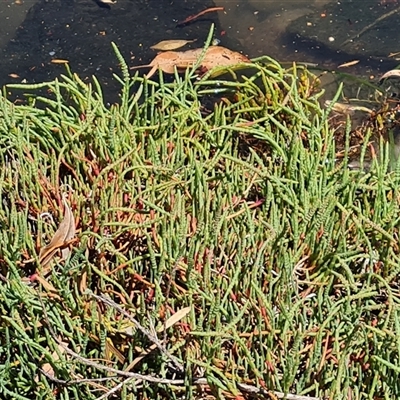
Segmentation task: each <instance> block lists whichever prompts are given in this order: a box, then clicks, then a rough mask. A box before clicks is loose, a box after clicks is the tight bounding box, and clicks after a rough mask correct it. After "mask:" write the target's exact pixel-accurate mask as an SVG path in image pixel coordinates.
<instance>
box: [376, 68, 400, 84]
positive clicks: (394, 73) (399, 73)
mask: <svg viewBox="0 0 400 400" xmlns="http://www.w3.org/2000/svg"><path fill="white" fill-rule="evenodd" d="M387 78H400V69H391V70H390V71H388V72H385V73H384V74H383V75H382V76H381V77H380V78H379V82H381V81H383V80H384V79H387Z"/></svg>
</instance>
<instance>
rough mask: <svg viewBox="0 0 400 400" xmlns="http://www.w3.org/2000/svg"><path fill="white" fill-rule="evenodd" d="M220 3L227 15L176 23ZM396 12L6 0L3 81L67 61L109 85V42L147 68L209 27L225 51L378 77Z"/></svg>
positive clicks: (393, 36) (288, 4)
mask: <svg viewBox="0 0 400 400" xmlns="http://www.w3.org/2000/svg"><path fill="white" fill-rule="evenodd" d="M98 1H101V0H98ZM384 3H385V4H384ZM283 4H284V6H283ZM214 6H222V7H224V8H225V12H214V13H209V14H207V15H205V16H204V17H203V18H201V19H200V20H199V21H197V22H196V23H193V24H191V25H188V26H185V27H183V28H177V27H176V23H177V21H179V20H183V19H184V18H186V17H187V16H188V15H191V14H195V13H197V12H199V11H201V10H203V9H205V8H207V7H214ZM399 7H400V5H399V4H397V2H396V1H392V2H387V3H386V2H384V1H383V0H353V1H351V0H344V1H343V2H342V3H341V2H340V1H339V2H338V1H337V0H335V1H333V2H332V1H329V0H296V1H295V0H285V1H284V2H283V1H282V0H263V1H259V0H219V1H218V2H217V1H215V2H214V1H212V0H176V1H172V0H118V1H117V2H116V3H115V4H110V5H109V6H104V5H103V6H101V4H100V3H99V2H96V0H37V1H35V0H25V1H23V0H16V1H10V0H0V20H1V21H2V23H1V24H0V46H1V48H2V49H1V58H0V85H1V86H3V85H4V84H6V83H9V82H13V83H15V82H29V83H31V82H40V81H46V80H49V79H52V78H54V77H56V76H58V75H59V74H60V73H63V72H64V70H65V69H64V66H63V65H60V64H54V63H52V60H53V61H54V59H63V60H68V61H69V65H70V67H71V69H72V70H73V71H74V72H77V73H79V74H80V76H81V77H83V78H87V77H90V76H91V75H92V74H96V75H97V77H98V78H99V80H100V81H101V82H102V83H103V84H104V85H105V87H107V85H112V83H111V82H112V73H113V72H118V62H117V59H116V57H115V56H114V54H113V52H112V49H111V44H110V43H111V42H115V43H116V44H117V45H118V47H119V48H120V50H121V52H122V54H123V55H124V57H125V59H126V60H127V61H128V63H129V64H130V65H132V66H134V65H140V64H147V63H148V62H149V61H150V60H151V59H152V58H153V57H154V56H155V54H156V53H155V52H154V51H153V50H151V49H150V46H151V45H153V44H155V43H157V42H159V41H160V40H165V39H197V41H196V42H195V43H194V44H193V45H192V47H200V46H201V45H202V44H203V43H204V41H205V39H206V37H207V34H208V32H209V29H210V26H211V24H212V23H214V24H215V26H216V29H215V37H216V39H219V40H220V41H221V45H223V46H225V47H229V48H231V49H232V50H238V51H242V52H244V53H245V54H247V55H249V56H250V57H258V56H260V55H264V54H268V55H270V56H273V57H275V58H277V59H278V60H280V61H282V62H292V61H303V62H309V63H315V64H318V68H321V69H323V68H329V69H333V70H334V69H336V68H337V67H338V66H339V65H340V64H343V63H345V62H348V61H352V60H357V61H359V63H358V64H357V65H355V66H353V67H350V68H348V69H347V70H346V71H347V72H349V73H355V74H358V75H360V76H366V77H369V76H377V75H379V74H381V73H383V72H385V71H386V70H388V69H391V68H393V67H394V66H395V65H397V63H398V61H396V60H395V58H396V57H395V56H391V57H390V53H396V52H397V51H400V49H399V48H398V47H396V46H397V43H398V32H397V23H396V19H397V18H398V11H399V10H397V8H399ZM391 13H392V14H391ZM189 48H190V46H189ZM110 90H111V88H110Z"/></svg>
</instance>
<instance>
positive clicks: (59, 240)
mask: <svg viewBox="0 0 400 400" xmlns="http://www.w3.org/2000/svg"><path fill="white" fill-rule="evenodd" d="M63 204H64V219H63V220H62V222H61V224H60V225H59V227H58V229H57V231H56V233H55V234H54V236H53V238H52V239H51V241H50V243H49V244H48V245H47V246H44V247H42V249H41V250H40V253H39V262H40V264H41V266H42V267H43V268H44V267H46V266H47V265H48V264H49V263H50V261H51V260H52V259H53V257H54V255H55V254H56V252H57V250H58V249H61V258H62V259H63V260H66V259H67V257H68V256H69V254H70V252H71V250H70V249H69V248H68V247H65V246H66V244H67V243H68V242H69V241H70V240H71V239H73V238H74V236H75V218H74V215H73V214H72V211H71V208H70V207H69V205H68V203H67V201H66V199H65V196H63Z"/></svg>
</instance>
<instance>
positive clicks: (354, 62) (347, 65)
mask: <svg viewBox="0 0 400 400" xmlns="http://www.w3.org/2000/svg"><path fill="white" fill-rule="evenodd" d="M359 62H360V60H353V61H349V62H347V63H344V64H340V65H339V66H338V68H347V67H351V66H353V65H356V64H358V63H359Z"/></svg>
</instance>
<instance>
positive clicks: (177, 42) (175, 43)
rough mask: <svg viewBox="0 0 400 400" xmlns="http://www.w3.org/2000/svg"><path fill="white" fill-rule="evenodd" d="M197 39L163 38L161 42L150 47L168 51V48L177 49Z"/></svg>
mask: <svg viewBox="0 0 400 400" xmlns="http://www.w3.org/2000/svg"><path fill="white" fill-rule="evenodd" d="M195 41H196V39H193V40H183V39H171V40H162V41H161V42H159V43H157V44H155V45H153V46H151V47H150V48H151V49H153V50H161V51H167V50H176V49H179V48H181V47H183V46H185V45H187V44H188V43H193V42H195Z"/></svg>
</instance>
